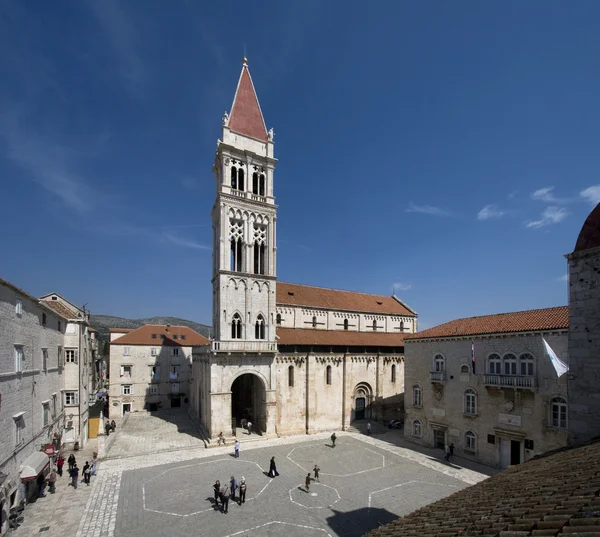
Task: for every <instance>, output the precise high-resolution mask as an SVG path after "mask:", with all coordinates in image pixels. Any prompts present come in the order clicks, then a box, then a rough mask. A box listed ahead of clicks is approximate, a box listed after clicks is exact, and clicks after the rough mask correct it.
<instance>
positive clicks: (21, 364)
mask: <svg viewBox="0 0 600 537" xmlns="http://www.w3.org/2000/svg"><path fill="white" fill-rule="evenodd" d="M24 369H25V354H24V352H23V345H15V371H16V372H17V373H20V372H22V371H23V370H24Z"/></svg>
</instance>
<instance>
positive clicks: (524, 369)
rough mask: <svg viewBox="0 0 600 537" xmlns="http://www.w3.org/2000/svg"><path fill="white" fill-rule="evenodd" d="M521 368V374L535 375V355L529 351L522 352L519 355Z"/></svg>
mask: <svg viewBox="0 0 600 537" xmlns="http://www.w3.org/2000/svg"><path fill="white" fill-rule="evenodd" d="M519 368H520V371H521V375H524V376H528V377H531V376H533V356H532V355H531V354H529V353H525V354H521V356H519Z"/></svg>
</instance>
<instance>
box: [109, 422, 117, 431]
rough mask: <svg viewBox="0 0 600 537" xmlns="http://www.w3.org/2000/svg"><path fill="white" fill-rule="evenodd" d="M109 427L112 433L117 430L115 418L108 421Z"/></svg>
mask: <svg viewBox="0 0 600 537" xmlns="http://www.w3.org/2000/svg"><path fill="white" fill-rule="evenodd" d="M110 428H111V430H112V432H113V433H114V432H115V431H116V430H117V424H116V422H115V420H112V421H111V422H110Z"/></svg>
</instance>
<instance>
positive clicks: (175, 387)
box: [171, 382, 179, 393]
mask: <svg viewBox="0 0 600 537" xmlns="http://www.w3.org/2000/svg"><path fill="white" fill-rule="evenodd" d="M171 393H179V382H173V384H171Z"/></svg>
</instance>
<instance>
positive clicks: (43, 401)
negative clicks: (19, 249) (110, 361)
mask: <svg viewBox="0 0 600 537" xmlns="http://www.w3.org/2000/svg"><path fill="white" fill-rule="evenodd" d="M66 324H67V319H66V318H65V317H64V316H63V315H61V314H60V313H58V312H55V311H54V310H52V309H51V308H49V307H47V306H46V305H45V303H44V302H40V301H39V300H38V299H37V298H35V297H33V296H31V295H30V294H29V293H27V292H25V291H23V290H21V289H19V288H18V287H16V286H15V285H13V284H12V283H10V282H8V281H6V280H3V279H0V394H1V395H0V409H1V412H0V528H1V529H2V530H5V529H6V520H7V516H8V512H9V509H10V507H11V506H13V505H15V504H16V503H18V502H19V501H20V500H21V499H22V498H21V497H20V495H19V492H18V490H19V485H20V484H21V480H23V484H24V488H23V489H22V492H24V494H25V495H26V497H28V498H29V497H31V496H33V495H34V494H35V490H36V485H35V479H36V477H37V475H39V473H41V472H47V471H48V468H49V458H48V456H47V455H46V454H44V452H43V451H42V447H43V446H45V445H46V444H49V443H53V441H54V439H55V435H56V436H57V437H58V438H60V436H61V434H62V430H63V425H64V422H63V417H64V412H63V404H62V398H61V389H62V373H63V367H64V364H63V362H62V355H63V346H64V332H65V330H66Z"/></svg>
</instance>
